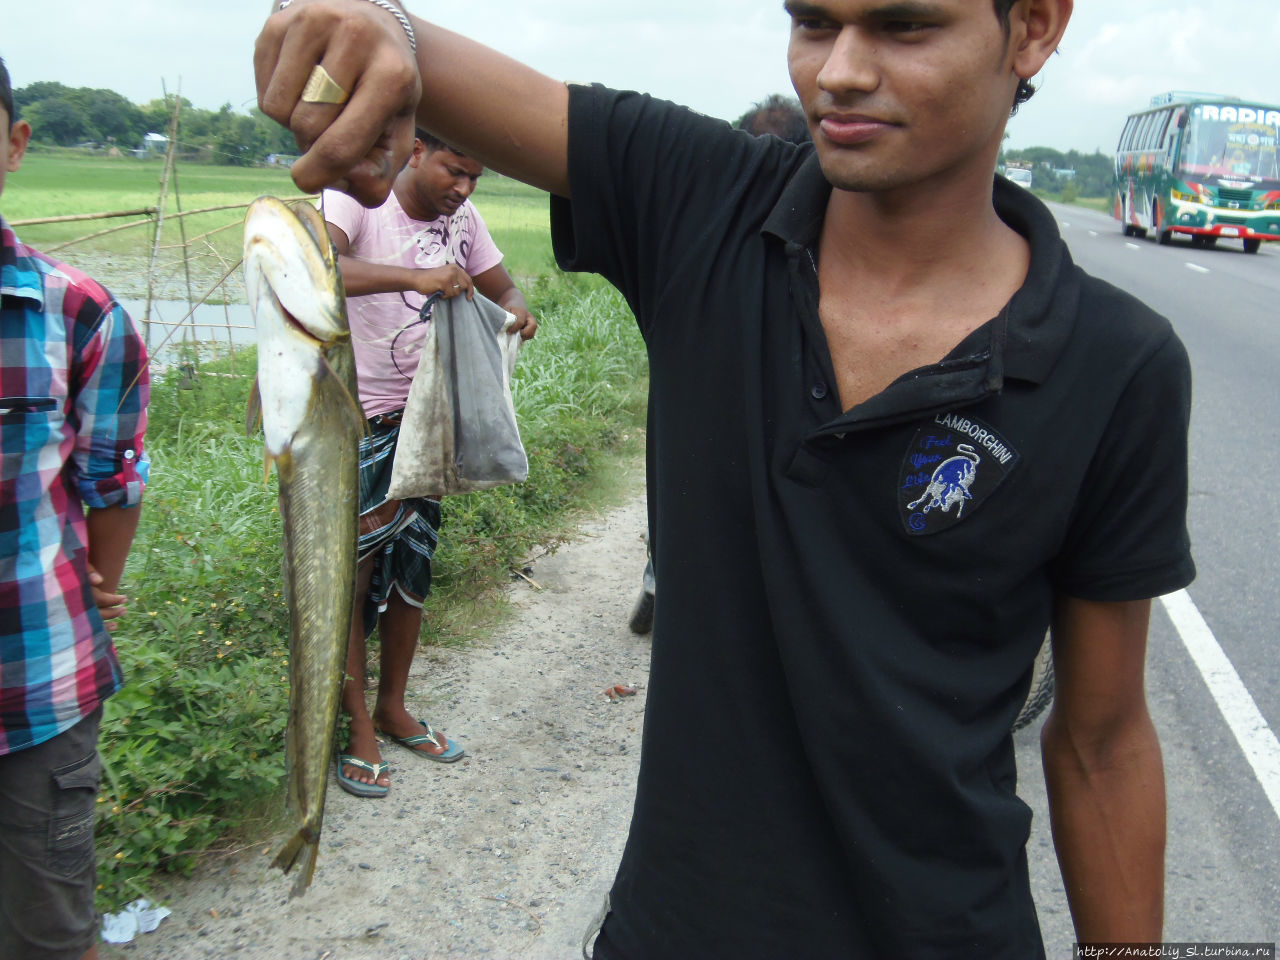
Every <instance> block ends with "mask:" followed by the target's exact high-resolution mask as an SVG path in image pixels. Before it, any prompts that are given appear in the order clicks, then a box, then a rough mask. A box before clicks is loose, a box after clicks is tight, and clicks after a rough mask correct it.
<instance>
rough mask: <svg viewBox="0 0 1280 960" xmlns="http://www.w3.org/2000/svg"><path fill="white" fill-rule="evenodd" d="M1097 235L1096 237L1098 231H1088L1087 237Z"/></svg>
mask: <svg viewBox="0 0 1280 960" xmlns="http://www.w3.org/2000/svg"><path fill="white" fill-rule="evenodd" d="M1097 235H1098V231H1097V230H1090V231H1089V236H1091V237H1096V236H1097Z"/></svg>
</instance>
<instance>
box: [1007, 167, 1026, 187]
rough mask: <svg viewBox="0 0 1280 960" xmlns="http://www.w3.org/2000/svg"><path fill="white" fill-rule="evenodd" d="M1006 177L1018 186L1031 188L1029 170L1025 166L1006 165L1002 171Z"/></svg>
mask: <svg viewBox="0 0 1280 960" xmlns="http://www.w3.org/2000/svg"><path fill="white" fill-rule="evenodd" d="M1004 175H1005V177H1006V179H1009V180H1012V181H1013V182H1014V183H1016V184H1017V185H1018V186H1020V187H1026V188H1027V189H1028V190H1030V189H1031V170H1030V169H1029V168H1027V167H1006V168H1005V171H1004Z"/></svg>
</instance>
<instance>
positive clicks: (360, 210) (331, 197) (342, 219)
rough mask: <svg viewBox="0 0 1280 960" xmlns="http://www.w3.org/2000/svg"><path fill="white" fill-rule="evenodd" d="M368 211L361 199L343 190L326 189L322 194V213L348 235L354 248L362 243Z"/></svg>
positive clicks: (349, 241)
mask: <svg viewBox="0 0 1280 960" xmlns="http://www.w3.org/2000/svg"><path fill="white" fill-rule="evenodd" d="M366 213H367V211H366V210H365V208H364V207H362V206H361V205H360V201H358V200H356V199H355V198H354V197H351V196H348V195H347V194H345V193H343V192H342V191H341V190H326V191H324V193H323V194H321V206H320V215H321V216H323V217H324V218H325V220H326V221H327V222H328V223H332V224H333V225H334V226H335V227H337V228H338V229H339V230H341V231H342V232H343V233H345V234H346V235H347V242H348V243H350V244H351V249H352V250H354V249H356V248H357V247H358V246H359V245H360V240H361V237H360V233H361V230H362V228H363V226H364V222H365V215H366Z"/></svg>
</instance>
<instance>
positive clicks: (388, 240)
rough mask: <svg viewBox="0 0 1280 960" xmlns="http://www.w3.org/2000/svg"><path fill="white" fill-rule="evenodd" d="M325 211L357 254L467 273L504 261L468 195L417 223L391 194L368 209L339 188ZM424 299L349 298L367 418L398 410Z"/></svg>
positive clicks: (413, 367) (414, 357)
mask: <svg viewBox="0 0 1280 960" xmlns="http://www.w3.org/2000/svg"><path fill="white" fill-rule="evenodd" d="M323 213H324V218H325V220H327V221H329V222H330V223H332V224H333V225H334V226H336V227H338V228H339V229H340V230H341V231H342V232H343V233H345V234H346V235H347V240H349V241H350V243H351V246H350V249H349V250H348V253H350V255H351V256H353V257H356V258H357V259H359V260H367V261H369V262H370V263H384V264H390V265H394V266H399V267H415V268H420V269H429V268H432V267H442V266H444V265H446V264H450V263H456V264H457V265H458V266H459V267H461V268H462V269H463V270H465V271H466V272H467V273H469V274H470V275H471V276H473V277H474V276H477V275H478V274H481V273H484V272H485V271H486V270H489V269H491V268H493V267H495V266H497V265H498V264H499V263H501V262H502V252H501V251H500V250H499V249H498V248H497V246H496V245H495V244H494V242H493V238H492V237H490V236H489V230H488V228H487V227H485V225H484V220H483V218H481V216H480V211H478V210H477V209H476V208H475V206H474V205H473V204H472V203H471V201H470V200H468V201H466V202H465V203H463V204H462V206H460V207H459V208H458V209H457V211H456V212H455V213H454V214H453V216H451V217H437V218H436V219H435V220H430V221H423V220H414V219H411V218H410V217H409V215H408V214H406V213H405V212H404V208H403V207H401V206H400V201H399V200H397V199H396V195H395V193H394V192H392V193H391V195H390V196H388V197H387V202H386V203H384V204H383V205H382V206H380V207H378V208H377V209H375V210H370V209H368V208H366V207H362V206H361V205H360V204H359V203H358V202H357V201H355V200H353V199H352V198H351V197H349V196H347V195H346V194H345V193H340V192H338V191H336V190H326V191H325V192H324V207H323ZM424 299H425V298H424V297H423V296H422V295H421V294H419V293H416V292H414V291H407V292H405V293H403V294H400V293H371V294H369V295H368V296H364V297H348V298H347V320H348V321H349V322H350V324H351V343H352V346H353V347H354V348H355V357H356V379H357V380H358V382H359V387H360V405H361V406H362V407H364V414H365V416H366V417H372V416H375V415H376V414H379V413H389V412H390V411H392V410H399V409H401V408H402V407H403V406H404V405H405V401H406V400H407V399H408V398H409V386H410V384H411V383H412V382H413V375H414V373H415V372H416V371H417V369H418V359H419V357H420V356H421V354H422V341H423V338H424V337H425V336H426V331H427V328H426V325H425V324H421V323H418V322H417V320H418V308H419V307H421V306H422V301H423V300H424Z"/></svg>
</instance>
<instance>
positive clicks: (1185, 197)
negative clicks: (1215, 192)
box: [1170, 190, 1208, 203]
mask: <svg viewBox="0 0 1280 960" xmlns="http://www.w3.org/2000/svg"><path fill="white" fill-rule="evenodd" d="M1170 195H1171V196H1172V197H1173V199H1175V200H1181V201H1182V202H1183V203H1208V201H1207V200H1201V199H1200V196H1199V195H1198V194H1195V193H1183V192H1182V191H1181V190H1171V191H1170Z"/></svg>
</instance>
